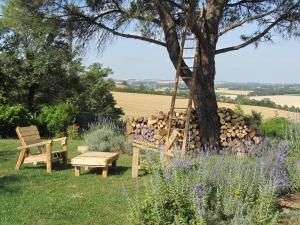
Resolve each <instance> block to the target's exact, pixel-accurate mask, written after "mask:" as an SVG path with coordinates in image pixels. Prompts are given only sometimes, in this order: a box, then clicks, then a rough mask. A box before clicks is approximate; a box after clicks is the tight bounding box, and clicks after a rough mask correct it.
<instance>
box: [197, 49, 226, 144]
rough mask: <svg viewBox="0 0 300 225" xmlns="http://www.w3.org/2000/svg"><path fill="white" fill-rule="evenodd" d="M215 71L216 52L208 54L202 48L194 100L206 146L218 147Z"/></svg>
mask: <svg viewBox="0 0 300 225" xmlns="http://www.w3.org/2000/svg"><path fill="white" fill-rule="evenodd" d="M215 73H216V72H215V60H214V54H213V53H212V52H211V54H208V53H207V52H205V51H204V50H203V49H202V50H201V54H200V62H199V69H198V73H197V76H196V79H195V91H194V99H193V100H194V105H195V110H196V116H197V119H198V122H199V131H200V137H201V143H202V146H203V147H204V148H207V147H218V146H219V143H220V119H219V116H218V114H217V109H218V105H217V99H216V94H215V87H214V80H215Z"/></svg>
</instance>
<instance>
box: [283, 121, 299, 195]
mask: <svg viewBox="0 0 300 225" xmlns="http://www.w3.org/2000/svg"><path fill="white" fill-rule="evenodd" d="M285 139H286V140H288V142H289V144H290V146H291V149H290V150H289V151H288V161H287V163H286V167H287V170H288V173H289V177H290V180H291V185H292V188H293V190H294V191H300V125H299V123H296V122H292V123H290V124H289V128H288V130H287V132H286V137H285Z"/></svg>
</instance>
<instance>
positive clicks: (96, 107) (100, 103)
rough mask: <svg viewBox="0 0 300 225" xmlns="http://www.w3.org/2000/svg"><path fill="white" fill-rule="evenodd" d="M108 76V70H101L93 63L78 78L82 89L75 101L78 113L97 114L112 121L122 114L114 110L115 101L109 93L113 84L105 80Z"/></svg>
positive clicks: (118, 109)
mask: <svg viewBox="0 0 300 225" xmlns="http://www.w3.org/2000/svg"><path fill="white" fill-rule="evenodd" d="M109 74H112V70H111V69H110V68H103V67H102V65H101V64H98V63H95V64H93V65H91V66H89V68H88V70H87V71H86V72H85V73H84V74H82V75H81V76H80V83H81V86H82V89H83V91H82V92H81V94H80V95H79V96H78V101H77V105H78V107H79V110H80V111H84V112H93V113H99V114H101V115H102V116H104V117H110V118H112V119H118V118H119V116H120V115H121V114H123V112H122V110H121V109H120V108H116V101H115V100H114V98H113V96H112V93H111V92H110V90H112V88H113V87H114V82H113V81H112V80H109V79H105V78H107V76H108V75H109Z"/></svg>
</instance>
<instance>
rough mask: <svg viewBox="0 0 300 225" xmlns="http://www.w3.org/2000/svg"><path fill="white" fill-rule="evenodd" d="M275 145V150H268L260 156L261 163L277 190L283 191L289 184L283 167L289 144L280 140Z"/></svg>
mask: <svg viewBox="0 0 300 225" xmlns="http://www.w3.org/2000/svg"><path fill="white" fill-rule="evenodd" d="M273 147H275V146H274V145H273ZM276 147H277V150H273V151H269V152H268V153H267V154H266V155H265V156H264V157H263V158H262V162H261V165H262V167H263V168H264V169H265V170H266V171H267V173H268V175H269V176H270V178H271V179H272V180H273V182H274V184H275V186H276V189H277V191H285V190H288V189H289V188H290V186H291V185H290V180H289V177H288V173H287V169H286V167H285V162H286V160H287V151H288V148H289V145H288V143H287V142H280V143H279V144H277V145H276Z"/></svg>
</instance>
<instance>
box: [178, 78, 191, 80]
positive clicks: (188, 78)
mask: <svg viewBox="0 0 300 225" xmlns="http://www.w3.org/2000/svg"><path fill="white" fill-rule="evenodd" d="M180 78H181V79H182V80H187V79H192V77H180Z"/></svg>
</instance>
